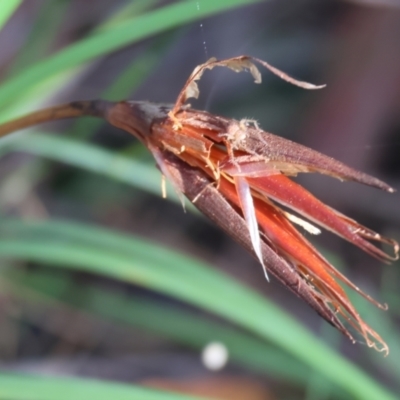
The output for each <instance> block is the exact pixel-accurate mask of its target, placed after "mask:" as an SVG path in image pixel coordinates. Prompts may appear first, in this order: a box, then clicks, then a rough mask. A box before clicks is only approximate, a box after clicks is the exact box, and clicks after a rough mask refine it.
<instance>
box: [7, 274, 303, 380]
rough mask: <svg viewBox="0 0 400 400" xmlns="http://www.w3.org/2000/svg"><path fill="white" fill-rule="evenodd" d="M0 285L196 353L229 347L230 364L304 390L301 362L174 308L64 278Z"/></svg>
mask: <svg viewBox="0 0 400 400" xmlns="http://www.w3.org/2000/svg"><path fill="white" fill-rule="evenodd" d="M0 284H1V286H0V287H1V290H2V293H8V294H10V295H12V296H14V297H21V298H23V299H24V300H25V301H28V302H29V304H37V303H39V304H45V306H46V307H49V306H52V307H54V310H55V311H54V312H57V311H56V310H57V309H58V308H59V307H63V306H65V305H66V306H67V307H68V308H69V309H70V308H71V307H73V308H74V309H76V310H77V311H79V312H82V311H84V312H87V313H90V314H91V315H95V316H97V317H102V318H105V319H107V320H111V321H112V323H113V324H115V323H116V322H122V323H124V324H130V325H133V326H135V327H139V328H142V329H145V330H146V331H150V332H152V333H155V334H157V335H162V336H165V337H168V338H170V339H172V340H174V341H176V342H178V343H181V344H185V345H186V346H189V347H192V348H194V349H195V350H197V351H201V350H202V348H203V347H204V346H205V345H206V344H208V343H210V342H211V341H220V342H222V343H224V345H225V346H226V347H227V349H228V351H229V359H230V360H231V361H233V362H235V363H237V364H242V365H244V366H246V367H247V368H250V369H252V370H254V371H256V372H258V373H264V374H267V375H268V376H269V377H273V378H275V379H284V380H286V381H290V382H293V383H296V384H298V385H302V386H304V385H305V384H306V383H307V382H308V379H309V375H310V371H309V370H307V369H306V368H304V366H303V364H302V363H299V362H298V361H297V360H295V359H294V358H292V357H290V356H288V355H287V354H285V353H283V352H282V351H279V350H278V349H276V348H275V347H273V346H271V345H268V344H266V343H265V342H262V341H261V340H259V339H256V338H254V337H253V336H251V335H248V334H245V333H242V332H239V331H238V330H236V329H234V328H233V327H225V326H223V325H221V324H219V323H216V322H212V321H210V320H209V319H207V318H205V317H204V316H202V315H196V316H193V315H192V312H188V311H184V310H182V309H180V308H178V307H172V306H167V305H165V304H162V305H159V304H158V303H156V302H154V301H149V300H145V299H141V298H136V297H132V296H126V295H121V294H120V293H117V292H115V291H113V292H106V291H104V290H103V289H102V290H100V289H98V288H96V287H88V286H87V285H85V286H84V287H83V286H82V287H81V286H78V285H76V284H74V283H73V282H72V281H71V282H70V281H69V280H68V277H66V276H64V275H62V276H59V275H56V276H54V275H51V274H48V273H38V272H35V273H18V272H16V271H15V270H11V271H8V272H7V273H4V271H3V274H2V278H1V280H0ZM65 293H73V296H65V295H63V294H65ZM288 366H290V367H288Z"/></svg>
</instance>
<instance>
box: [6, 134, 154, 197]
mask: <svg viewBox="0 0 400 400" xmlns="http://www.w3.org/2000/svg"><path fill="white" fill-rule="evenodd" d="M13 139H14V138H13ZM9 151H26V152H28V153H30V154H35V155H40V156H42V157H46V158H48V159H51V160H56V161H60V162H64V163H67V164H70V165H74V166H76V167H80V168H84V169H86V170H88V171H92V172H95V173H98V174H102V175H105V176H107V177H110V178H113V179H117V180H119V181H121V182H124V183H127V184H130V185H133V186H135V187H137V188H139V189H142V190H145V191H147V192H149V193H153V194H155V195H157V196H160V193H161V186H160V185H161V184H160V182H161V181H160V179H161V175H160V172H159V171H158V170H157V169H156V168H154V166H148V165H145V164H143V163H140V162H137V161H135V160H133V159H129V158H127V157H125V156H122V155H118V154H116V153H113V152H111V151H109V150H106V149H103V148H101V147H98V146H96V145H93V144H87V143H85V142H78V141H75V140H71V139H68V138H65V137H61V136H51V135H47V134H38V133H35V134H28V135H26V136H24V137H23V138H21V137H15V140H9V141H5V143H2V144H1V145H0V154H1V155H4V154H6V153H8V152H9Z"/></svg>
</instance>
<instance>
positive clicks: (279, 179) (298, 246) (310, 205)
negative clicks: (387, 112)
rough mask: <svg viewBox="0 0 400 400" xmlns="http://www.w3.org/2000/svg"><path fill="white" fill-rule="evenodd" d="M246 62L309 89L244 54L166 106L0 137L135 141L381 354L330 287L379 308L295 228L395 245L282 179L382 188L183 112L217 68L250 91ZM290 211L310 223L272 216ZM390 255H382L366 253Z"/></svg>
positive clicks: (28, 120) (113, 107)
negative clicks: (77, 133)
mask: <svg viewBox="0 0 400 400" xmlns="http://www.w3.org/2000/svg"><path fill="white" fill-rule="evenodd" d="M255 63H258V64H260V65H261V66H263V67H265V68H267V69H268V70H270V71H271V72H272V73H274V74H275V75H277V76H279V77H280V78H282V79H284V80H285V81H287V82H289V83H291V84H294V85H297V86H300V87H302V88H305V89H318V88H321V87H323V86H315V85H312V84H309V83H306V82H301V81H297V80H295V79H294V78H291V77H290V76H288V75H287V74H285V73H283V72H282V71H280V70H278V69H277V68H275V67H272V66H271V65H270V64H268V63H266V62H265V61H262V60H259V59H256V58H252V57H249V56H240V57H234V58H230V59H227V60H216V59H210V60H209V61H207V62H206V63H204V64H202V65H199V66H198V67H196V68H195V70H194V71H193V73H192V74H191V75H190V77H189V79H188V80H187V82H186V83H185V85H184V86H183V89H182V91H181V92H180V94H179V95H178V98H177V101H176V102H175V104H152V103H149V102H137V101H123V102H119V103H110V102H105V101H101V100H96V101H89V102H88V101H86V102H74V103H70V104H66V105H62V106H56V107H52V108H49V109H46V110H42V111H38V112H36V113H32V114H30V115H28V116H26V117H22V118H20V119H18V120H15V121H11V122H9V123H6V124H4V125H2V126H0V136H2V135H6V134H8V133H10V132H12V131H14V130H16V129H21V128H24V127H27V126H31V125H33V124H36V123H40V122H45V121H48V120H52V119H59V118H67V117H76V116H79V115H92V116H96V117H101V118H104V119H106V120H107V121H109V122H110V123H111V124H112V125H114V126H117V127H119V128H121V129H124V130H125V131H128V132H130V133H131V134H133V135H134V136H136V137H137V138H138V139H139V140H141V141H142V142H143V143H144V145H145V146H146V147H147V148H148V149H149V151H150V152H151V153H152V154H153V156H154V158H155V160H156V162H157V165H158V167H159V168H160V170H161V172H162V173H163V175H164V176H165V177H167V178H168V179H169V180H170V181H171V182H172V184H173V186H174V187H175V190H176V191H177V192H178V194H180V195H181V196H182V195H183V194H184V195H185V196H186V197H188V198H189V200H191V201H192V202H193V203H194V204H195V205H196V206H197V207H198V208H199V209H200V210H201V211H202V212H203V213H204V214H206V215H207V216H208V217H210V218H211V219H212V220H213V221H215V222H216V223H217V224H218V225H219V226H220V227H221V228H222V229H223V230H225V231H226V232H227V233H228V234H229V235H231V236H232V237H233V238H234V239H235V240H237V241H238V242H239V243H240V244H241V245H243V246H244V247H245V248H246V249H247V250H248V251H250V252H251V253H253V255H254V256H255V257H256V258H257V259H258V260H259V261H260V263H261V264H262V266H263V269H264V273H265V275H266V277H267V278H268V274H267V271H268V273H271V274H272V275H273V276H275V277H276V278H277V279H278V280H279V281H280V282H282V283H283V284H284V285H285V286H286V287H288V288H289V289H290V290H291V291H293V292H295V293H296V294H297V295H298V296H299V297H300V298H302V299H303V300H304V301H306V302H307V303H308V304H309V305H310V306H311V307H312V308H313V309H314V310H315V311H317V312H318V313H319V314H320V315H321V316H322V317H323V318H324V319H325V320H327V321H328V322H329V323H331V324H332V325H333V326H335V327H336V328H337V329H339V330H340V331H341V332H342V333H343V334H344V335H346V336H347V337H349V338H350V339H351V340H352V341H355V339H354V338H353V334H352V333H351V332H350V330H349V328H348V327H349V326H350V327H351V328H352V329H354V330H355V331H356V332H358V333H359V334H360V335H361V336H362V337H363V339H364V341H365V343H366V344H367V345H368V346H369V347H373V348H375V349H376V350H378V351H383V352H385V353H388V351H389V349H388V347H387V345H386V343H385V342H384V341H383V340H382V338H381V337H380V336H379V335H378V334H377V333H376V332H375V331H374V330H373V329H372V328H370V327H369V326H368V325H367V324H366V323H365V322H364V321H363V320H362V318H361V317H360V315H359V314H358V312H357V310H356V309H355V308H354V306H353V305H352V303H351V302H350V300H349V298H348V297H347V295H346V293H345V291H344V289H343V288H342V286H341V285H340V283H339V282H341V283H344V284H346V285H347V286H349V287H350V288H352V289H354V290H356V291H357V292H358V293H360V294H361V295H362V296H363V297H365V298H366V299H367V300H369V301H370V302H371V303H373V304H374V305H376V306H378V307H380V308H383V309H386V308H387V306H386V305H381V304H379V303H378V302H376V301H375V300H374V299H372V298H371V297H370V296H368V295H367V294H365V293H363V292H362V291H361V290H360V289H359V288H358V287H357V286H355V285H354V284H353V283H352V282H351V281H349V280H348V279H347V278H346V277H345V276H344V275H343V274H341V273H340V272H339V271H337V270H336V269H335V267H334V266H332V265H331V264H330V263H329V262H328V261H327V260H326V259H325V258H324V257H323V256H322V255H321V254H320V253H319V252H318V251H317V250H316V249H315V248H314V247H313V246H312V245H311V244H310V243H309V242H308V241H307V240H306V239H305V238H304V237H303V236H302V235H301V234H300V233H299V232H298V231H297V229H296V228H295V226H294V225H293V223H295V224H299V225H300V226H302V227H303V228H305V229H307V230H308V231H310V232H312V233H317V232H319V230H318V228H316V227H314V226H313V225H312V223H313V224H314V223H315V224H318V225H320V226H321V227H323V228H326V229H328V230H330V231H332V232H334V233H336V234H337V235H339V236H341V237H343V238H344V239H346V240H348V241H349V242H351V243H353V244H354V245H356V246H358V247H360V248H361V249H362V250H364V251H366V252H367V253H369V254H371V255H372V256H374V257H376V258H377V259H379V260H382V261H386V262H388V261H391V260H396V259H397V258H398V250H399V246H398V244H397V243H396V242H395V241H394V240H392V239H388V238H385V237H383V236H381V235H379V234H378V233H376V232H373V231H372V230H370V229H368V228H366V227H364V226H362V225H360V224H359V223H357V222H356V221H354V220H352V219H350V218H348V217H346V216H344V215H342V214H340V213H339V212H337V211H335V210H333V209H332V208H330V207H328V206H326V205H325V204H323V203H322V202H321V201H319V200H318V199H316V198H315V197H314V196H313V195H312V194H311V193H309V192H308V191H307V190H305V189H304V188H303V187H301V186H300V185H298V184H297V183H295V182H293V181H292V180H291V179H290V178H288V176H294V175H296V174H298V173H302V172H319V173H322V174H325V175H330V176H332V177H335V178H338V179H341V180H352V181H356V182H360V183H364V184H367V185H370V186H374V187H377V188H379V189H383V190H386V191H388V192H393V191H394V189H393V188H391V187H390V186H389V185H387V184H386V183H384V182H382V181H380V180H379V179H376V178H374V177H372V176H369V175H367V174H364V173H362V172H359V171H356V170H354V169H352V168H350V167H348V166H346V165H344V164H342V163H341V162H339V161H337V160H334V159H333V158H330V157H327V156H325V155H323V154H321V153H318V152H316V151H314V150H311V149H309V148H307V147H305V146H302V145H300V144H297V143H294V142H291V141H289V140H286V139H283V138H280V137H278V136H275V135H273V134H271V133H268V132H264V131H263V130H262V129H260V127H259V126H258V124H257V122H256V121H252V120H246V119H242V120H240V121H238V120H234V119H229V118H225V117H221V116H216V115H213V114H211V113H208V112H205V111H199V110H194V109H191V108H190V106H189V105H187V104H185V102H186V101H187V99H189V98H191V97H198V95H199V88H198V85H197V81H198V80H199V79H200V78H201V76H202V74H203V73H204V71H205V70H206V69H212V68H214V67H227V68H230V69H232V70H233V71H235V72H240V71H245V70H247V71H249V72H250V73H251V74H252V75H253V77H254V79H255V82H256V83H260V82H261V74H260V72H259V70H258V69H257V67H256V65H255ZM278 204H281V205H284V206H285V207H287V208H289V209H291V210H293V211H294V212H296V213H298V214H300V215H301V216H302V217H304V218H306V219H308V220H309V221H310V222H308V221H306V220H304V219H303V218H299V217H298V216H295V215H292V214H291V213H289V212H287V211H284V210H282V209H281V208H280V207H279V206H278ZM375 242H380V243H385V244H388V245H389V246H391V247H392V249H393V255H389V254H387V253H385V252H384V251H382V250H381V249H380V248H378V247H377V246H376V245H375Z"/></svg>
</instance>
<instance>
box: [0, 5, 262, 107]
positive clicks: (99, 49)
mask: <svg viewBox="0 0 400 400" xmlns="http://www.w3.org/2000/svg"><path fill="white" fill-rule="evenodd" d="M257 1H260V0H219V1H214V0H203V1H202V3H201V8H200V9H198V8H197V7H196V4H195V2H191V1H186V0H184V1H180V2H177V3H173V4H171V5H167V6H164V7H161V8H158V9H156V10H153V11H149V12H147V13H145V14H142V15H140V16H137V17H134V18H132V19H130V20H127V21H123V22H121V23H120V24H119V25H117V26H113V28H112V29H110V30H107V31H101V32H99V33H97V34H94V35H93V36H90V37H88V38H85V39H82V40H81V41H78V42H75V43H74V44H71V45H70V46H68V47H67V48H64V49H63V50H60V51H59V52H57V53H56V54H54V55H52V56H50V57H48V58H47V59H45V60H42V61H40V62H38V63H36V64H35V65H32V66H29V67H28V68H27V69H26V70H25V71H22V72H21V73H20V74H19V75H18V76H15V77H13V78H11V79H9V80H8V81H7V82H4V83H3V84H2V86H1V87H0V107H2V106H4V105H6V104H7V103H8V102H10V100H12V99H15V98H16V97H18V96H19V95H20V93H23V92H24V91H25V90H27V89H29V88H31V87H32V86H33V85H36V84H37V83H40V82H41V81H42V80H43V79H47V78H49V77H51V76H52V75H55V74H57V73H60V72H62V71H65V70H67V69H69V68H73V67H76V66H78V65H80V64H82V63H85V62H88V61H90V60H93V59H95V58H96V57H100V56H103V55H105V54H107V53H110V52H112V51H115V50H118V49H120V48H122V47H124V46H126V45H128V44H129V43H133V42H135V41H138V40H141V39H144V38H146V37H149V36H152V35H155V34H157V33H160V32H162V31H165V30H167V29H172V28H175V27H177V26H180V25H182V24H187V23H189V22H192V21H195V20H197V19H200V18H204V17H206V16H210V15H213V14H216V13H218V12H222V11H226V10H228V9H230V8H233V7H238V6H240V5H244V4H251V3H255V2H257Z"/></svg>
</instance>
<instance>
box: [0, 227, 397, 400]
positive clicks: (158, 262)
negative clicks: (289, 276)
mask: <svg viewBox="0 0 400 400" xmlns="http://www.w3.org/2000/svg"><path fill="white" fill-rule="evenodd" d="M55 232H59V233H60V234H59V235H56V234H55ZM0 235H1V236H3V237H4V236H5V237H6V238H7V239H3V240H1V241H0V256H3V257H7V258H16V259H20V260H30V261H35V262H41V263H45V264H49V265H52V266H53V265H58V266H63V267H66V268H70V269H77V270H84V271H87V272H91V273H94V274H100V275H104V276H108V277H110V278H113V279H118V280H122V281H125V282H132V283H135V284H138V285H142V286H145V287H148V288H151V289H153V290H156V291H159V292H162V293H165V294H168V295H171V296H173V297H176V298H179V299H181V300H184V301H187V302H189V303H191V304H194V305H196V306H199V307H202V308H205V309H206V310H208V311H211V312H213V313H215V314H217V315H219V316H222V317H223V318H226V319H227V320H230V321H232V322H234V323H235V324H237V325H239V326H241V327H243V328H245V329H248V330H249V331H250V332H252V333H253V334H256V335H258V336H259V337H260V338H262V339H265V340H268V341H270V342H272V343H273V344H275V345H277V346H279V347H280V348H282V349H283V350H285V351H287V352H288V353H289V354H291V355H292V356H294V357H296V358H298V359H299V360H301V361H303V362H304V363H305V364H307V365H308V366H310V367H312V368H314V369H316V370H317V371H318V372H320V373H321V374H323V375H325V376H326V377H327V378H328V379H330V380H331V381H332V382H333V383H336V384H337V385H339V386H340V387H342V388H343V389H345V390H347V391H348V392H349V393H350V394H351V395H352V396H353V397H355V398H359V399H363V400H367V399H371V400H376V399H380V400H389V399H393V400H394V399H395V398H396V397H395V396H393V395H392V394H390V393H389V392H388V391H387V390H386V389H385V388H383V387H381V386H380V385H379V384H378V383H376V382H375V381H374V380H372V379H371V378H370V377H369V376H368V375H366V374H365V373H364V372H363V371H362V370H360V369H359V368H357V367H356V366H355V365H353V364H352V363H350V362H349V361H347V360H346V359H344V358H343V357H341V356H340V355H339V354H337V353H336V352H335V351H334V350H333V349H331V348H329V347H328V346H326V345H325V344H324V343H322V342H321V341H319V340H318V339H316V337H315V336H314V335H312V334H310V332H308V331H307V330H306V329H305V328H304V327H303V326H302V325H301V324H300V323H299V322H298V321H296V320H295V319H294V318H292V317H291V316H289V315H287V314H286V313H285V312H283V311H282V310H281V309H280V308H279V307H277V306H275V305H274V304H272V303H270V302H268V301H267V300H266V299H265V298H263V297H262V296H260V295H259V294H257V293H256V292H254V291H252V290H250V289H248V288H246V287H244V286H243V285H241V284H239V283H237V282H236V281H234V280H233V279H231V278H230V277H228V276H226V275H225V274H222V273H220V272H218V271H216V270H213V269H212V268H210V267H208V266H207V265H205V264H203V263H201V262H199V261H196V260H193V259H190V258H187V257H184V256H182V255H178V254H176V253H174V252H171V251H169V250H167V249H164V248H162V247H160V246H157V245H152V244H150V243H148V242H145V241H141V240H138V239H135V240H133V238H132V237H129V236H125V235H121V234H116V233H112V232H107V231H106V230H104V229H99V228H97V227H88V226H85V225H80V224H71V223H64V222H57V221H47V222H39V223H34V222H30V223H23V222H22V223H18V222H15V223H14V222H13V221H10V222H7V221H4V222H3V223H2V224H1V228H0ZM27 236H29V237H27ZM107 236H108V237H109V238H110V243H109V244H108V245H107V246H106V245H105V244H106V242H107V240H106V239H107ZM96 243H97V244H96ZM128 244H129V246H128ZM377 356H379V355H377Z"/></svg>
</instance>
